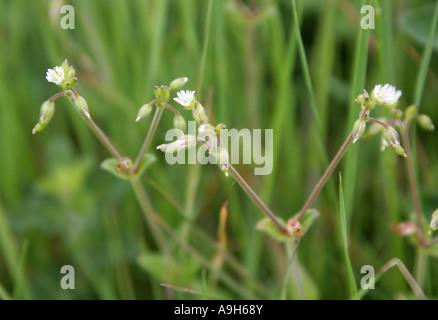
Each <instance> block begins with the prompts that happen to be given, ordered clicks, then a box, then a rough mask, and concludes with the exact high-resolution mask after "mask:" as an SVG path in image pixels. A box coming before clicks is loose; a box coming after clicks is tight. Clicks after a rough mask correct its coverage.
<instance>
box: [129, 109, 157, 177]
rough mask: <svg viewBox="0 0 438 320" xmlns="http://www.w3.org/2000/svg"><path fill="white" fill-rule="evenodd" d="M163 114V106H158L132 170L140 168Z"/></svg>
mask: <svg viewBox="0 0 438 320" xmlns="http://www.w3.org/2000/svg"><path fill="white" fill-rule="evenodd" d="M162 114H163V108H161V107H157V109H156V110H155V114H154V118H153V119H152V123H151V126H150V127H149V131H148V133H147V135H146V138H145V140H144V142H143V146H142V147H141V149H140V152H139V153H138V156H137V159H136V160H135V162H134V166H133V167H132V172H133V173H136V172H137V171H138V169H139V168H140V164H141V160H142V159H143V157H144V155H145V154H146V152H147V151H148V149H149V146H150V144H151V142H152V138H153V137H154V135H155V131H157V127H158V123H159V122H160V119H161V115H162Z"/></svg>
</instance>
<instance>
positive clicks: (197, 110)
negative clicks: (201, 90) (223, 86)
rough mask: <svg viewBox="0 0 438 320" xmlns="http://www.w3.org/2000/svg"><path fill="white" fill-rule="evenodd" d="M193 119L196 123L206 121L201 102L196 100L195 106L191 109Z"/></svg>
mask: <svg viewBox="0 0 438 320" xmlns="http://www.w3.org/2000/svg"><path fill="white" fill-rule="evenodd" d="M192 115H193V119H195V121H196V122H198V123H201V124H202V123H205V122H208V117H207V115H206V113H205V109H204V107H203V106H202V104H201V103H199V102H198V101H196V104H195V107H194V108H193V109H192Z"/></svg>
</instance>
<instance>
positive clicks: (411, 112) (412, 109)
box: [405, 104, 418, 121]
mask: <svg viewBox="0 0 438 320" xmlns="http://www.w3.org/2000/svg"><path fill="white" fill-rule="evenodd" d="M417 113H418V104H413V105H411V106H409V107H408V108H407V109H406V111H405V121H406V120H407V121H411V120H412V119H413V118H414V117H415V115H416V114H417Z"/></svg>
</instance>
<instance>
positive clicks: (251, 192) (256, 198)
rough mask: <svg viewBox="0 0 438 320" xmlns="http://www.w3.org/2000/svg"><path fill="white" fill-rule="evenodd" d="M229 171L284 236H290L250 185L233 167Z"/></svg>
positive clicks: (230, 166)
mask: <svg viewBox="0 0 438 320" xmlns="http://www.w3.org/2000/svg"><path fill="white" fill-rule="evenodd" d="M228 170H229V172H230V174H231V175H232V176H233V178H234V179H235V180H236V181H237V182H238V183H239V184H240V186H241V187H242V189H243V190H245V191H246V193H247V194H248V195H249V196H250V198H251V199H252V200H253V201H254V202H255V203H256V204H257V205H258V206H259V207H260V209H262V211H263V212H264V213H265V214H266V215H267V216H268V217H269V218H270V219H271V220H272V221H273V222H274V223H275V225H276V226H277V227H278V229H280V231H281V232H282V233H283V234H287V235H288V234H289V231H288V230H287V228H286V227H285V226H283V224H282V223H281V222H280V221H279V220H278V218H277V217H276V216H275V214H274V213H273V212H272V211H271V210H270V209H269V208H268V207H267V206H266V205H265V203H264V202H263V201H262V200H261V199H260V198H259V196H258V195H257V194H256V193H255V192H254V190H253V189H252V188H251V187H250V186H249V185H248V183H247V182H246V181H245V179H243V178H242V176H241V175H240V174H239V173H238V172H237V171H236V169H234V167H233V166H232V165H229V166H228Z"/></svg>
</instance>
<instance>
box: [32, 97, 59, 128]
mask: <svg viewBox="0 0 438 320" xmlns="http://www.w3.org/2000/svg"><path fill="white" fill-rule="evenodd" d="M54 113H55V102H53V101H50V100H47V101H45V102H44V103H43V104H42V105H41V109H40V118H39V121H38V123H37V124H36V125H35V127H34V128H33V129H32V134H35V133H37V132H39V131H42V130H43V129H44V128H45V127H47V124H48V123H49V122H50V120H51V119H52V118H53V114H54Z"/></svg>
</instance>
